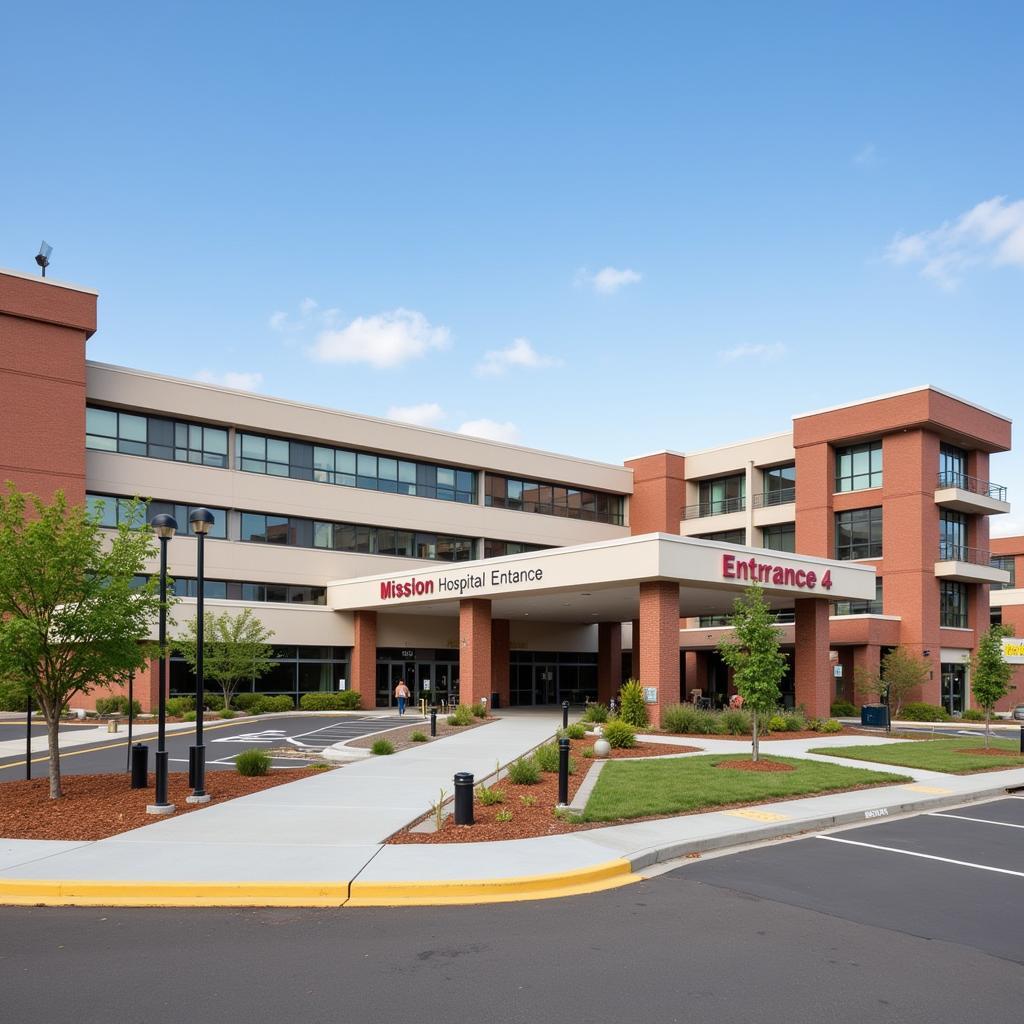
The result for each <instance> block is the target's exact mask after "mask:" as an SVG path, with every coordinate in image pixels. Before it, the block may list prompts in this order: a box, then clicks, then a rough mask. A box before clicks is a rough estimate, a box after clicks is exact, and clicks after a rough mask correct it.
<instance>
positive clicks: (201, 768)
mask: <svg viewBox="0 0 1024 1024" xmlns="http://www.w3.org/2000/svg"><path fill="white" fill-rule="evenodd" d="M188 523H189V526H191V527H192V532H193V533H194V534H195V535H196V543H197V545H198V547H197V548H196V742H195V746H194V747H192V748H191V749H190V750H189V752H188V763H189V774H190V775H191V776H192V778H191V782H192V795H191V796H190V797H187V800H188V802H189V803H190V804H205V803H206V802H207V801H208V800H209V799H210V796H209V794H208V793H207V792H206V748H205V747H204V746H203V711H204V710H205V709H204V707H203V688H204V685H205V684H204V679H203V644H204V640H203V633H204V628H203V627H204V626H205V625H206V623H205V621H204V617H203V616H204V612H203V589H204V586H203V541H204V540H205V539H206V535H207V534H208V533H209V532H210V527H211V526H213V513H212V512H211V511H210V510H209V509H208V508H195V509H193V510H192V511H191V513H189V517H188Z"/></svg>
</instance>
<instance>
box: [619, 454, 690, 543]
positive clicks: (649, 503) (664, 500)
mask: <svg viewBox="0 0 1024 1024" xmlns="http://www.w3.org/2000/svg"><path fill="white" fill-rule="evenodd" d="M625 465H626V466H627V468H629V469H632V470H633V496H632V497H631V498H630V499H629V532H630V533H632V534H634V535H636V534H641V533H679V520H680V518H681V516H682V511H683V506H684V505H685V504H686V474H685V460H684V459H683V457H682V456H681V455H671V454H669V453H668V452H662V453H660V454H659V455H648V456H645V457H644V458H642V459H633V460H631V461H630V462H627V463H626V464H625Z"/></svg>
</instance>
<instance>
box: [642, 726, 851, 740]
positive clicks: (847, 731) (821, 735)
mask: <svg viewBox="0 0 1024 1024" xmlns="http://www.w3.org/2000/svg"><path fill="white" fill-rule="evenodd" d="M641 731H644V730H641ZM646 731H647V732H650V733H652V734H653V733H655V732H658V730H657V729H648V730H646ZM659 735H661V736H683V737H685V738H686V739H688V740H738V741H740V742H743V741H746V742H747V743H750V742H752V739H751V737H750V736H733V735H732V734H731V733H726V732H714V733H708V732H659ZM865 735H867V734H866V733H863V732H861V730H860V729H851V728H849V727H848V726H845V725H844V726H843V729H842V732H814V731H813V730H812V729H801V730H800V731H799V732H773V733H769V734H767V735H765V734H764V733H760V734H759V735H758V740H759V741H760V742H761V743H771V742H772V741H773V740H813V739H830V738H831V737H833V736H865Z"/></svg>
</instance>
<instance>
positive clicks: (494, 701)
mask: <svg viewBox="0 0 1024 1024" xmlns="http://www.w3.org/2000/svg"><path fill="white" fill-rule="evenodd" d="M500 707H501V697H499V696H498V694H496V693H492V694H491V710H492V711H497V710H498V708H500Z"/></svg>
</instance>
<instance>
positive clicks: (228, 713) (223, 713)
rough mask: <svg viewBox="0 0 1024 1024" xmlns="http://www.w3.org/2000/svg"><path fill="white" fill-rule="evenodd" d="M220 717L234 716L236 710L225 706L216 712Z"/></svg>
mask: <svg viewBox="0 0 1024 1024" xmlns="http://www.w3.org/2000/svg"><path fill="white" fill-rule="evenodd" d="M218 714H219V715H220V717H221V718H234V717H235V715H237V714H238V712H237V711H232V710H231V708H225V709H224V710H223V711H220V712H218Z"/></svg>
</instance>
